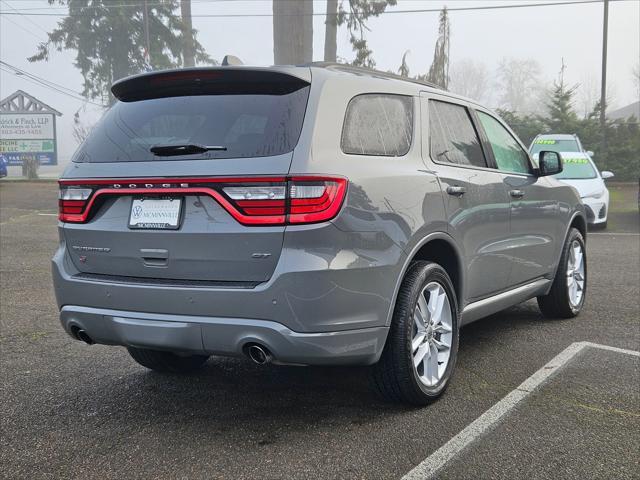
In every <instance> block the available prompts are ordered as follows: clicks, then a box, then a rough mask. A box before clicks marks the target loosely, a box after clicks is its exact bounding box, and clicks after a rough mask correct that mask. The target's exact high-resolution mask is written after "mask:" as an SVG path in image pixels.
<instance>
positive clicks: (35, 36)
mask: <svg viewBox="0 0 640 480" xmlns="http://www.w3.org/2000/svg"><path fill="white" fill-rule="evenodd" d="M5 20H7V21H8V22H11V23H13V24H14V25H15V26H16V27H18V28H19V29H20V30H23V31H25V32H27V33H28V34H29V35H31V36H33V37H34V38H36V39H38V40H40V41H41V42H46V40H45V39H44V38H42V37H41V36H40V35H37V34H35V33H33V32H32V31H31V30H29V29H28V28H26V27H23V26H22V25H20V24H19V23H18V22H16V21H14V20H12V19H11V18H9V17H7V18H5Z"/></svg>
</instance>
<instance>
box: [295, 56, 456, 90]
mask: <svg viewBox="0 0 640 480" xmlns="http://www.w3.org/2000/svg"><path fill="white" fill-rule="evenodd" d="M301 66H304V67H318V68H327V69H331V70H340V71H343V72H352V73H360V74H363V75H369V76H372V77H373V76H375V77H383V78H389V79H392V80H401V81H404V82H411V83H417V84H418V85H424V86H425V87H431V88H436V89H438V90H445V89H444V88H443V87H441V86H440V85H436V84H435V83H432V82H427V81H426V80H418V79H417V78H409V77H403V76H401V75H396V74H395V73H390V72H383V71H380V70H374V69H372V68H364V67H354V66H353V65H348V64H345V63H337V62H310V63H305V64H304V65H301Z"/></svg>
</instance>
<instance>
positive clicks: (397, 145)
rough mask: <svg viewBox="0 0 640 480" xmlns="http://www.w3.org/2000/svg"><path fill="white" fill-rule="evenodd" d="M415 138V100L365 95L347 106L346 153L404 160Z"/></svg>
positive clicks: (402, 96)
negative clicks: (403, 157) (413, 137)
mask: <svg viewBox="0 0 640 480" xmlns="http://www.w3.org/2000/svg"><path fill="white" fill-rule="evenodd" d="M412 136H413V97H407V96H404V95H384V94H365V95H358V96H357V97H354V98H352V99H351V101H350V102H349V105H348V106H347V113H346V115H345V120H344V127H343V129H342V140H341V142H340V145H341V148H342V151H343V152H344V153H350V154H354V155H382V156H387V157H401V156H402V155H405V154H406V153H407V152H408V151H409V147H410V146H411V138H412Z"/></svg>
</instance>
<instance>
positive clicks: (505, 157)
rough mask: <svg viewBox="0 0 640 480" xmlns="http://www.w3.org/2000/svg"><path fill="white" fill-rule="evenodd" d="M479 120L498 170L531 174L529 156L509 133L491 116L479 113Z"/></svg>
mask: <svg viewBox="0 0 640 480" xmlns="http://www.w3.org/2000/svg"><path fill="white" fill-rule="evenodd" d="M478 118H479V119H480V123H481V124H482V127H483V128H484V131H485V133H486V134H487V138H488V139H489V143H490V144H491V148H492V150H493V156H494V157H495V159H496V164H497V166H498V170H504V171H506V172H514V173H530V172H531V168H530V166H529V156H528V155H527V153H526V152H525V151H524V150H523V149H522V147H520V144H518V142H517V141H516V140H515V138H513V136H512V135H511V134H510V133H509V131H508V130H507V129H506V128H504V127H503V126H502V124H501V123H500V122H498V121H497V120H496V119H495V118H493V117H492V116H491V115H487V114H486V113H483V112H478Z"/></svg>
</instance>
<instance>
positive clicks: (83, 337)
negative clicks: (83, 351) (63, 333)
mask: <svg viewBox="0 0 640 480" xmlns="http://www.w3.org/2000/svg"><path fill="white" fill-rule="evenodd" d="M74 333H75V336H76V338H77V339H78V340H82V341H83V342H84V343H86V344H87V345H93V344H94V343H96V342H94V341H93V339H92V338H91V337H90V336H89V334H88V333H87V332H85V331H84V330H82V329H80V328H79V329H77V330H76V331H75V332H74Z"/></svg>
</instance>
